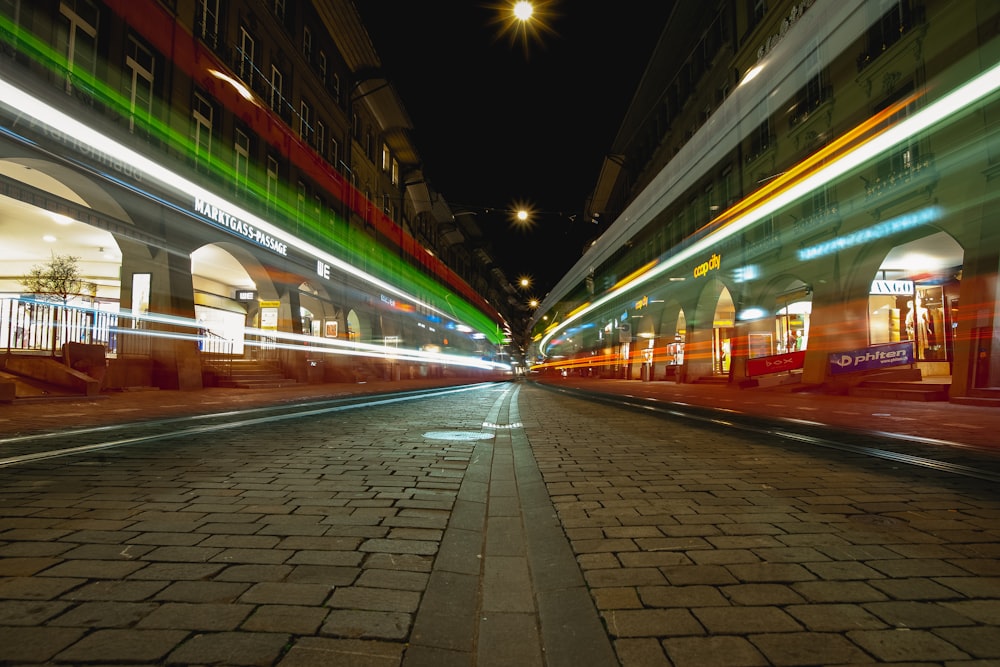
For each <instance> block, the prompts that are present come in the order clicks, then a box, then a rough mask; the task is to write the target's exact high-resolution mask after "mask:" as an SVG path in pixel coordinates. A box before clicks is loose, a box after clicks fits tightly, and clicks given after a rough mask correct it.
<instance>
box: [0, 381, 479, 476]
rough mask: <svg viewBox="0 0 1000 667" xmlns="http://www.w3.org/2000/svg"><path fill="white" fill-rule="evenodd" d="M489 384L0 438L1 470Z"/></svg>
mask: <svg viewBox="0 0 1000 667" xmlns="http://www.w3.org/2000/svg"><path fill="white" fill-rule="evenodd" d="M490 384H491V383H479V384H470V385H458V386H446V387H437V388H430V389H417V390H409V391H401V392H392V393H384V394H363V395H355V396H343V397H338V398H330V399H321V400H309V401H303V402H297V403H281V404H277V405H266V406H257V407H249V408H245V409H240V410H226V411H222V412H210V413H204V414H197V415H183V416H176V417H166V418H159V419H150V420H142V421H131V422H122V423H115V424H105V425H100V426H89V427H83V428H75V429H66V430H56V431H46V432H41V433H31V434H26V435H17V436H10V437H4V438H0V468H6V467H11V466H16V465H23V464H27V463H31V462H34V461H42V460H46V459H53V458H59V457H64V456H73V455H79V454H87V453H91V452H98V451H102V450H107V449H113V448H116V447H124V446H128V445H134V444H139V443H144V442H151V441H154V440H163V439H167V438H178V437H184V436H188V435H201V434H205V433H210V432H213V431H222V430H228V429H234V428H241V427H247V426H256V425H261V424H267V423H272V422H277V421H286V420H290V419H302V418H305V417H315V416H320V415H327V414H330V413H335V412H342V411H345V410H355V409H360V408H366V407H374V406H378V405H387V404H391V403H399V402H404V401H413V400H420V399H427V398H435V397H439V396H445V395H451V394H455V393H458V392H464V391H471V390H475V389H480V388H482V387H484V386H489V385H490ZM58 441H70V442H72V443H73V444H72V445H65V446H64V445H62V444H61V443H59V442H58Z"/></svg>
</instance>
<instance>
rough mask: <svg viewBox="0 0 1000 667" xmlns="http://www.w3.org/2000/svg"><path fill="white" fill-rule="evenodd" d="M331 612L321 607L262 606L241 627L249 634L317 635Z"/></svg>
mask: <svg viewBox="0 0 1000 667" xmlns="http://www.w3.org/2000/svg"><path fill="white" fill-rule="evenodd" d="M328 612H329V610H328V609H326V608H321V607H304V606H301V605H280V604H269V605H260V606H258V607H257V608H256V609H254V611H253V613H252V614H250V616H248V617H247V618H246V619H245V620H244V621H243V623H242V624H241V625H240V628H239V629H240V630H245V631H247V632H279V633H281V632H284V633H289V634H292V635H312V634H316V632H317V631H318V630H319V628H320V626H321V625H322V623H323V620H324V619H325V618H326V616H327V613H328Z"/></svg>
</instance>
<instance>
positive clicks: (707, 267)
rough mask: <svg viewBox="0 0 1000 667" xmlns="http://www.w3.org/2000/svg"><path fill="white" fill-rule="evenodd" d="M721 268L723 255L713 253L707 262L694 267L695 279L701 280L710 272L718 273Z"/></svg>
mask: <svg viewBox="0 0 1000 667" xmlns="http://www.w3.org/2000/svg"><path fill="white" fill-rule="evenodd" d="M720 266H722V255H720V254H719V253H717V252H713V253H712V256H711V257H709V258H708V261H707V262H702V263H701V264H699V265H698V266H696V267H694V277H695V278H701V277H703V276H707V275H708V272H709V271H718V270H719V267H720Z"/></svg>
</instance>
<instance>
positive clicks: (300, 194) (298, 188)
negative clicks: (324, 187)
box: [295, 181, 306, 218]
mask: <svg viewBox="0 0 1000 667" xmlns="http://www.w3.org/2000/svg"><path fill="white" fill-rule="evenodd" d="M295 212H296V213H297V214H298V217H299V218H301V217H302V215H303V214H304V213H305V212H306V184H305V183H303V182H302V181H299V182H298V183H296V185H295Z"/></svg>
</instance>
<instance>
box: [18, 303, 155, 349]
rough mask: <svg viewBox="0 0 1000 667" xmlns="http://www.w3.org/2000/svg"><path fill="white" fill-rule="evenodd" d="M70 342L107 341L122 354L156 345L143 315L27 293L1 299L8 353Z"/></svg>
mask: <svg viewBox="0 0 1000 667" xmlns="http://www.w3.org/2000/svg"><path fill="white" fill-rule="evenodd" d="M66 343H88V344H94V345H104V347H105V349H106V350H107V354H108V355H109V356H118V357H122V356H132V357H148V356H150V350H151V346H152V341H151V338H150V336H149V331H148V325H147V322H145V321H144V320H142V319H140V318H136V317H132V316H129V315H123V314H120V313H114V312H109V311H104V310H100V309H98V308H87V307H80V306H69V305H65V304H61V303H54V302H51V301H40V300H36V299H29V298H24V297H20V298H7V299H0V349H3V350H5V351H6V352H7V354H11V353H13V352H28V353H49V354H55V353H56V352H58V351H60V350H62V347H63V345H64V344H66Z"/></svg>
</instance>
